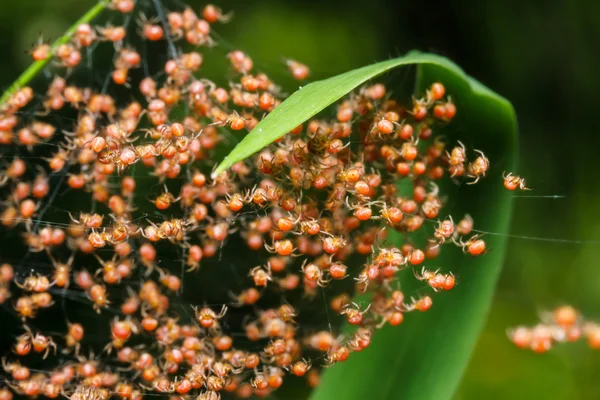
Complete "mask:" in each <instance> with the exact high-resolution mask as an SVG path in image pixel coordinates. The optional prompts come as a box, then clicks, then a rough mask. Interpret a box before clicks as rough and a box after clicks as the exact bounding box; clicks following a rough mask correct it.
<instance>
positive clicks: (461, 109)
mask: <svg viewBox="0 0 600 400" xmlns="http://www.w3.org/2000/svg"><path fill="white" fill-rule="evenodd" d="M406 60H409V61H408V62H412V63H417V64H418V69H417V87H416V94H422V93H424V91H425V89H426V88H427V87H428V86H429V85H430V84H431V83H432V82H436V81H440V82H442V83H443V84H444V85H445V87H446V89H447V93H449V94H450V95H451V96H452V99H453V101H454V102H455V104H456V106H457V110H458V113H457V117H456V118H455V120H454V121H453V122H452V124H451V125H450V126H449V127H448V128H447V129H446V130H445V132H444V134H445V137H446V140H448V141H449V142H450V143H455V141H456V140H461V141H462V142H463V143H465V145H466V146H467V148H468V149H473V148H476V149H480V150H482V151H484V152H485V154H486V156H488V157H489V159H490V160H491V168H490V170H489V172H488V176H487V177H486V178H484V179H482V180H481V181H480V182H479V183H478V184H477V185H473V186H471V185H460V186H459V185H454V184H448V185H445V186H444V187H443V188H442V193H444V194H446V195H447V196H448V202H449V205H448V207H449V208H448V209H447V210H446V209H444V213H447V212H448V213H450V214H451V215H453V216H454V218H455V220H457V219H459V218H461V217H462V216H463V214H464V213H465V212H468V213H470V215H471V216H472V217H473V218H474V220H475V228H476V229H479V230H483V231H488V232H491V233H488V234H487V235H485V240H486V242H487V245H488V248H489V249H491V251H490V252H489V253H488V254H485V255H483V256H480V257H477V258H472V257H470V256H467V255H464V254H462V253H461V252H460V250H459V249H457V248H455V247H454V246H451V245H450V246H444V247H443V248H442V252H441V255H440V257H438V258H437V259H434V260H426V263H425V265H426V266H427V267H428V268H432V269H437V268H442V269H443V270H446V271H452V272H454V273H455V274H456V275H457V277H458V285H457V287H456V288H454V289H453V291H452V292H446V293H435V294H433V295H432V297H433V307H432V309H431V310H430V311H428V312H427V313H424V314H421V313H418V314H416V313H409V314H407V315H406V318H405V320H404V322H403V323H402V325H401V326H399V327H389V326H386V327H384V328H383V329H381V330H379V331H377V332H376V333H375V334H374V337H373V340H372V344H371V346H370V347H369V348H367V349H366V350H365V351H363V352H361V353H355V354H352V355H351V357H350V358H349V359H348V361H346V362H344V363H339V364H337V365H335V366H334V367H333V368H329V369H327V370H326V371H325V372H324V374H323V376H322V379H321V384H320V385H319V386H318V387H317V389H316V390H315V392H314V393H313V395H312V397H311V399H312V400H326V399H349V400H351V399H361V400H362V399H365V398H369V399H378V400H384V399H390V400H391V399H403V400H404V399H419V400H430V399H431V400H443V399H449V398H451V397H452V396H453V395H454V393H455V391H456V389H457V387H458V384H459V381H460V379H461V376H462V374H463V372H464V370H465V368H466V366H467V363H468V361H469V357H470V356H471V353H472V351H473V348H474V346H475V344H476V342H477V338H478V336H479V334H480V332H481V330H482V328H483V325H484V323H485V320H486V318H487V313H488V310H489V308H490V304H491V301H492V296H493V293H494V287H495V285H496V281H497V278H498V275H499V273H500V270H501V267H502V264H503V261H504V252H505V247H506V241H507V236H506V234H507V233H508V231H509V222H510V217H511V210H512V205H511V193H510V192H508V191H507V190H506V189H504V187H503V184H502V179H501V174H502V172H503V171H512V170H514V167H515V162H516V153H517V132H516V129H517V126H516V119H515V113H514V110H513V108H512V106H511V105H510V103H509V102H508V101H507V100H506V99H504V98H502V97H500V96H499V95H497V94H495V93H494V92H492V91H490V90H489V89H487V88H486V87H484V86H483V85H482V84H480V83H479V82H477V81H476V80H474V79H472V78H470V77H468V76H467V75H465V73H464V72H463V71H462V70H461V69H460V68H458V67H457V66H456V65H455V64H453V63H452V62H450V61H448V60H446V59H444V58H441V57H437V56H431V55H424V54H418V53H412V54H409V55H408V56H407V57H405V58H404V59H400V60H396V61H395V64H396V65H402V64H404V63H406ZM388 63H389V62H388ZM386 65H387V66H389V64H386ZM368 68H372V69H371V70H372V71H373V72H377V71H379V68H377V66H375V65H374V66H371V67H368ZM358 71H362V72H363V74H361V75H360V78H357V82H358V81H360V82H362V80H361V79H362V78H363V77H364V74H365V73H366V72H367V71H368V69H365V68H363V69H361V70H358ZM355 72H356V71H355ZM349 74H350V73H348V74H345V75H342V77H344V76H345V77H348V76H349ZM353 76H356V75H353ZM338 78H340V77H337V78H332V80H335V79H338ZM344 82H346V79H344ZM360 82H359V83H360ZM347 85H348V86H350V84H349V83H347ZM312 93H313V94H314V93H315V92H314V91H313V92H312ZM304 101H307V102H308V103H310V101H311V99H310V98H308V99H306V98H305V99H304ZM280 115H281V114H280ZM290 117H291V115H290ZM296 122H299V120H294V123H296ZM470 157H473V155H470ZM442 216H444V215H442ZM432 222H433V221H429V223H430V225H431V226H429V227H427V228H428V229H429V232H431V231H432V230H433V226H434V224H433V223H432ZM403 240H404V239H403V237H401V235H399V234H391V235H390V237H389V240H388V242H392V243H395V244H396V245H400V244H402V243H403ZM400 274H401V281H402V290H403V291H404V292H405V293H406V294H407V295H408V296H410V295H415V296H418V295H419V294H420V293H422V292H423V291H422V290H420V289H422V288H423V285H422V284H420V283H418V282H416V280H415V279H414V278H413V277H412V272H411V271H404V272H401V273H400Z"/></svg>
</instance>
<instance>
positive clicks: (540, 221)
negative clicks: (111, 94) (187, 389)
mask: <svg viewBox="0 0 600 400" xmlns="http://www.w3.org/2000/svg"><path fill="white" fill-rule="evenodd" d="M188 3H189V4H190V5H192V6H193V7H194V9H196V10H197V11H199V10H200V9H201V7H202V6H203V5H204V3H201V2H199V1H196V0H190V1H188ZM534 3H537V4H534ZM93 4H94V2H93V1H91V0H60V1H59V0H20V1H8V0H3V1H1V2H0V54H1V55H2V60H3V61H2V62H1V63H0V87H1V88H5V87H7V86H8V85H9V84H10V83H11V82H12V81H13V80H14V79H15V78H16V77H17V76H18V75H19V73H20V72H21V71H22V70H23V69H24V68H26V67H27V65H28V64H29V62H30V59H29V56H28V55H27V54H25V53H24V52H25V51H26V50H27V49H29V48H30V47H31V44H32V43H33V42H35V41H36V39H37V35H38V33H39V32H43V34H44V37H45V38H49V39H55V38H56V37H58V36H59V35H60V34H61V33H62V32H64V31H65V30H66V28H67V27H68V26H70V24H72V23H73V22H74V21H75V20H76V19H77V18H79V17H80V16H81V15H82V14H83V13H84V12H85V11H86V10H87V9H89V8H90V7H91V6H92V5H93ZM216 4H217V5H219V6H220V7H222V8H223V9H224V10H231V9H233V10H234V11H235V15H234V19H233V21H232V22H231V23H230V24H228V25H223V26H219V27H217V28H216V30H217V32H218V33H219V35H220V36H221V37H222V38H223V40H220V41H219V42H220V43H221V45H222V46H224V47H226V48H227V49H232V48H241V49H243V50H245V51H247V52H248V53H249V54H250V55H251V56H252V57H253V58H254V60H255V62H256V64H258V65H259V66H261V67H263V68H265V69H269V70H281V71H283V67H282V64H281V60H282V57H290V58H296V59H298V60H301V61H303V62H305V63H307V64H308V65H310V67H311V69H312V73H313V75H312V77H313V78H314V79H318V78H324V77H328V76H331V75H333V74H336V73H340V72H343V71H346V70H348V69H351V68H355V67H359V66H362V65H365V64H368V63H370V62H373V61H380V60H384V59H387V58H389V57H393V56H398V55H401V54H403V53H405V52H406V51H408V50H411V49H420V50H424V51H431V52H435V53H439V54H442V55H445V56H447V57H449V58H451V59H452V60H454V61H455V62H457V63H458V64H459V65H460V66H462V67H463V68H464V69H465V71H466V72H467V73H469V74H470V75H472V76H474V77H476V78H477V79H479V80H480V81H482V82H483V83H484V84H485V85H487V86H488V87H490V88H492V89H493V90H495V91H496V92H498V93H500V94H502V95H503V96H505V97H506V98H508V99H509V100H510V101H511V102H512V103H513V105H514V107H515V109H516V111H517V115H518V118H519V125H520V140H521V149H520V167H519V168H518V170H517V171H513V172H515V173H517V174H519V175H522V176H525V177H526V178H527V182H528V184H529V185H530V186H532V187H534V188H535V189H536V190H535V191H534V192H533V193H532V194H535V195H559V196H564V197H563V198H559V199H551V198H515V199H514V201H515V214H514V216H513V221H512V234H513V235H515V236H519V237H514V238H511V240H510V242H509V248H508V253H507V257H506V265H505V266H504V270H503V273H502V277H501V280H500V283H499V287H498V291H497V293H496V295H495V299H494V304H493V307H492V310H491V313H490V317H489V320H488V322H487V325H486V328H485V332H484V334H483V336H482V337H481V340H480V341H479V343H478V346H477V349H476V351H475V354H474V356H473V358H472V361H471V363H470V366H469V368H468V371H467V373H466V376H465V379H464V381H463V383H462V385H461V387H460V390H459V392H458V394H457V396H456V398H457V399H473V398H481V397H482V396H483V397H485V398H487V399H507V398H519V399H520V398H524V399H525V398H527V399H531V398H548V399H550V398H551V399H576V398H578V399H579V398H581V399H591V398H599V397H600V387H599V386H598V385H597V382H598V378H600V372H599V371H600V370H599V369H598V367H599V366H600V356H599V355H598V354H596V353H594V352H593V351H592V350H589V349H588V348H587V347H586V346H585V344H584V343H578V344H572V345H564V346H561V347H559V348H555V349H553V350H552V352H550V353H549V354H544V355H535V354H533V353H530V352H526V351H520V350H517V349H516V348H514V347H513V346H512V344H511V343H510V342H509V341H508V340H507V338H506V335H505V330H506V328H507V327H510V326H515V325H518V324H520V323H524V324H529V325H532V324H534V323H535V322H536V321H537V313H538V312H539V311H540V310H544V309H550V308H552V307H555V306H557V305H560V304H563V303H569V304H573V305H574V306H576V307H578V308H580V309H581V310H582V311H583V312H584V314H585V315H586V316H589V317H590V318H599V319H600V312H598V305H599V304H600V268H599V263H598V259H599V257H600V224H599V223H600V214H599V213H598V205H597V204H598V200H600V180H599V179H598V176H599V175H600V168H599V166H598V160H599V159H600V157H599V149H600V147H599V145H600V140H599V139H598V136H599V129H598V125H599V122H598V121H599V120H598V115H599V111H600V102H599V101H598V97H599V96H598V95H599V93H600V80H599V79H598V77H597V70H598V65H600V51H599V49H598V43H600V2H594V1H584V0H578V1H572V0H570V1H544V2H523V1H520V0H505V1H480V0H455V1H452V2H448V3H443V2H434V1H429V2H418V1H392V0H388V1H385V0H368V1H366V0H345V1H338V0H335V1H328V2H323V1H312V0H311V1H307V0H302V1H289V0H270V1H260V2H259V1H243V2H238V1H226V0H223V1H219V2H217V3H216ZM485 134H486V132H485V131H482V132H481V135H485ZM498 184H501V183H500V181H499V182H498ZM479 228H480V229H485V227H479ZM521 236H527V237H529V238H522V237H521ZM543 238H556V239H565V241H549V240H542V239H543ZM447 345H448V346H452V343H447ZM415 367H417V366H415ZM373 384H377V382H373ZM428 384H429V383H428ZM431 384H435V383H434V382H432V383H431Z"/></svg>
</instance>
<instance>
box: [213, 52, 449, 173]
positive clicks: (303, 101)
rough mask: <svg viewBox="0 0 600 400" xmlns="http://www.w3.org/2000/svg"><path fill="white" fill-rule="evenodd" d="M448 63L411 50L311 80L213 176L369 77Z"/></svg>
mask: <svg viewBox="0 0 600 400" xmlns="http://www.w3.org/2000/svg"><path fill="white" fill-rule="evenodd" d="M447 62H448V61H447V60H446V59H445V58H443V57H440V56H437V55H434V54H426V53H419V52H411V53H409V54H407V55H406V56H404V57H400V58H395V59H392V60H387V61H383V62H380V63H377V64H373V65H368V66H366V67H363V68H359V69H355V70H352V71H349V72H346V73H344V74H341V75H337V76H334V77H332V78H329V79H325V80H322V81H318V82H313V83H310V84H308V85H306V86H304V87H302V88H300V89H299V90H297V91H296V92H294V93H293V94H292V95H291V96H290V97H288V98H287V99H286V100H285V101H283V102H282V103H281V104H280V105H279V106H278V107H276V108H275V109H274V110H273V111H272V112H271V113H270V114H268V115H267V116H266V117H265V119H263V120H262V121H260V122H259V123H258V125H256V126H255V127H254V129H252V131H251V132H250V133H248V135H246V137H244V139H243V140H242V141H241V142H240V143H238V145H237V146H236V147H235V148H234V149H233V150H232V151H231V153H229V155H228V156H227V157H225V159H223V161H221V163H220V164H219V166H218V167H217V168H216V170H215V172H214V173H213V176H217V175H218V174H220V173H221V172H223V171H224V170H226V169H227V168H229V167H231V166H232V165H233V164H235V163H236V162H238V161H241V160H244V159H245V158H247V157H249V156H251V155H252V154H254V153H256V152H257V151H259V150H261V149H262V148H264V147H265V146H267V145H269V144H270V143H273V142H274V141H275V140H277V139H278V138H280V137H282V136H283V135H285V134H286V133H288V132H289V131H291V130H292V129H294V128H295V127H297V126H298V125H300V124H301V123H303V122H305V121H306V120H308V119H309V118H311V117H313V116H314V115H316V114H317V113H319V112H320V111H322V110H323V109H325V108H327V107H328V106H329V105H331V104H332V103H334V102H335V101H337V100H339V99H340V98H342V97H343V96H345V95H346V94H348V93H349V92H351V91H352V90H353V89H355V88H356V87H357V86H359V85H361V84H363V83H364V82H366V81H368V80H369V79H372V78H374V77H376V76H378V75H381V74H383V73H384V72H386V71H389V70H391V69H394V68H397V67H400V66H403V65H411V64H440V63H447Z"/></svg>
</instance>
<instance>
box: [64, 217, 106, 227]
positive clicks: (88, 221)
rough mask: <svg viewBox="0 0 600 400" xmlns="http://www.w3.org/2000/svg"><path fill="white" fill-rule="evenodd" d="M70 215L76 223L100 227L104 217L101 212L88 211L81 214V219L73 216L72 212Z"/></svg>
mask: <svg viewBox="0 0 600 400" xmlns="http://www.w3.org/2000/svg"><path fill="white" fill-rule="evenodd" d="M69 217H70V218H71V221H73V222H74V223H75V224H77V225H83V226H85V227H86V228H100V227H101V226H102V221H103V219H104V217H103V216H102V215H100V214H88V213H81V214H79V219H76V218H73V216H72V215H71V213H69Z"/></svg>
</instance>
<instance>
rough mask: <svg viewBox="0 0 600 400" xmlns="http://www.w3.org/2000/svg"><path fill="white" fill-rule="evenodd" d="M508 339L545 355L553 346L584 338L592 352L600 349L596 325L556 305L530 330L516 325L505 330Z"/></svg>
mask: <svg viewBox="0 0 600 400" xmlns="http://www.w3.org/2000/svg"><path fill="white" fill-rule="evenodd" d="M507 333H508V337H509V339H510V340H511V341H512V342H513V343H514V344H515V346H517V347H519V348H521V349H530V350H532V351H534V352H536V353H545V352H547V351H548V350H550V349H551V348H552V346H553V345H554V344H556V343H564V342H577V341H579V340H581V339H585V340H586V341H587V344H588V346H589V347H590V348H592V349H600V324H598V323H597V322H595V321H591V320H586V319H584V318H583V317H582V316H581V314H580V312H579V311H577V310H576V309H575V308H573V307H572V306H560V307H557V308H556V309H554V310H553V311H552V312H543V313H542V315H541V322H540V323H539V324H537V325H535V326H533V327H526V326H518V327H516V328H512V329H509V330H508V332H507Z"/></svg>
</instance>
